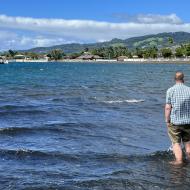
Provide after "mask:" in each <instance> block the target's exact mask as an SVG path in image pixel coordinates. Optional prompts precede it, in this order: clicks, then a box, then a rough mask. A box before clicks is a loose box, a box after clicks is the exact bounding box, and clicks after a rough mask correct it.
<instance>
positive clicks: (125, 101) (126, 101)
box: [103, 99, 145, 104]
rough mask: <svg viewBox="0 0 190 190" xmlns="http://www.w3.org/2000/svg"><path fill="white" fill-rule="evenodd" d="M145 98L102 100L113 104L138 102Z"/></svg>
mask: <svg viewBox="0 0 190 190" xmlns="http://www.w3.org/2000/svg"><path fill="white" fill-rule="evenodd" d="M144 101H145V100H141V99H140V100H137V99H129V100H109V101H103V102H104V103H107V104H115V103H140V102H144Z"/></svg>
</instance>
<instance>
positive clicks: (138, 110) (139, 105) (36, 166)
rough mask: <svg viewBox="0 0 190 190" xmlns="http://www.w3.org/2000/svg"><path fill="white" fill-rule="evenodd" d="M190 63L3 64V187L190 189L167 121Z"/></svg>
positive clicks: (189, 169)
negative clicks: (172, 93)
mask: <svg viewBox="0 0 190 190" xmlns="http://www.w3.org/2000/svg"><path fill="white" fill-rule="evenodd" d="M178 70H182V71H184V73H185V75H186V81H187V84H190V66H189V65H187V64H151V63H150V64H135V63H134V64H119V63H113V64H112V63H109V64H108V63H107V64H97V63H11V64H8V65H0V189H2V190H13V189H19V190H20V189H24V190H25V189H27V190H32V189H35V190H36V189H37V190H48V189H51V190H55V189H58V190H59V189H60V190H62V189H65V190H75V189H76V190H78V189H80V190H88V189H93V190H125V189H127V190H128V189H132V190H136V189H137V190H141V189H143V190H144V189H145V190H147V189H155V190H157V189H180V190H181V189H183V190H184V189H189V188H190V164H187V165H184V166H182V167H174V166H171V165H170V164H169V161H171V160H172V159H173V155H172V154H171V153H170V152H168V151H167V150H168V148H169V147H170V141H169V139H168V136H167V130H166V126H165V123H164V112H163V109H164V103H165V94H166V90H167V88H169V87H170V86H171V85H173V84H174V81H173V75H174V73H175V72H176V71H178Z"/></svg>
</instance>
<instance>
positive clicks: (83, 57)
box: [76, 52, 102, 61]
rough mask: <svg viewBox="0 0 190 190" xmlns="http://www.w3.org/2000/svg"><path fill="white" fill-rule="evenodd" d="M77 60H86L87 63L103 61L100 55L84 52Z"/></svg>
mask: <svg viewBox="0 0 190 190" xmlns="http://www.w3.org/2000/svg"><path fill="white" fill-rule="evenodd" d="M76 59H77V60H86V61H88V60H89V61H92V60H94V61H96V60H98V59H102V57H100V56H99V55H92V54H90V53H89V52H84V53H83V54H82V55H81V56H79V57H77V58H76Z"/></svg>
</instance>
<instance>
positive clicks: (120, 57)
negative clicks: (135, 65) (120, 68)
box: [117, 56, 128, 61]
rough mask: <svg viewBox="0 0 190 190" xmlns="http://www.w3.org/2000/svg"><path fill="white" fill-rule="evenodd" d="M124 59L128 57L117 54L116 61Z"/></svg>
mask: <svg viewBox="0 0 190 190" xmlns="http://www.w3.org/2000/svg"><path fill="white" fill-rule="evenodd" d="M125 59H128V57H127V56H119V57H118V58H117V61H125Z"/></svg>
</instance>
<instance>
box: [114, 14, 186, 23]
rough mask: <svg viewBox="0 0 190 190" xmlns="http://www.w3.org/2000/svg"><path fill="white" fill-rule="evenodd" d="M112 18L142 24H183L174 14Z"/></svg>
mask: <svg viewBox="0 0 190 190" xmlns="http://www.w3.org/2000/svg"><path fill="white" fill-rule="evenodd" d="M114 17H116V18H118V19H122V20H127V21H128V22H134V23H144V24H164V23H165V24H183V21H182V20H181V19H180V18H179V17H178V16H177V15H176V14H174V13H173V14H169V15H160V14H137V15H128V14H114Z"/></svg>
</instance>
